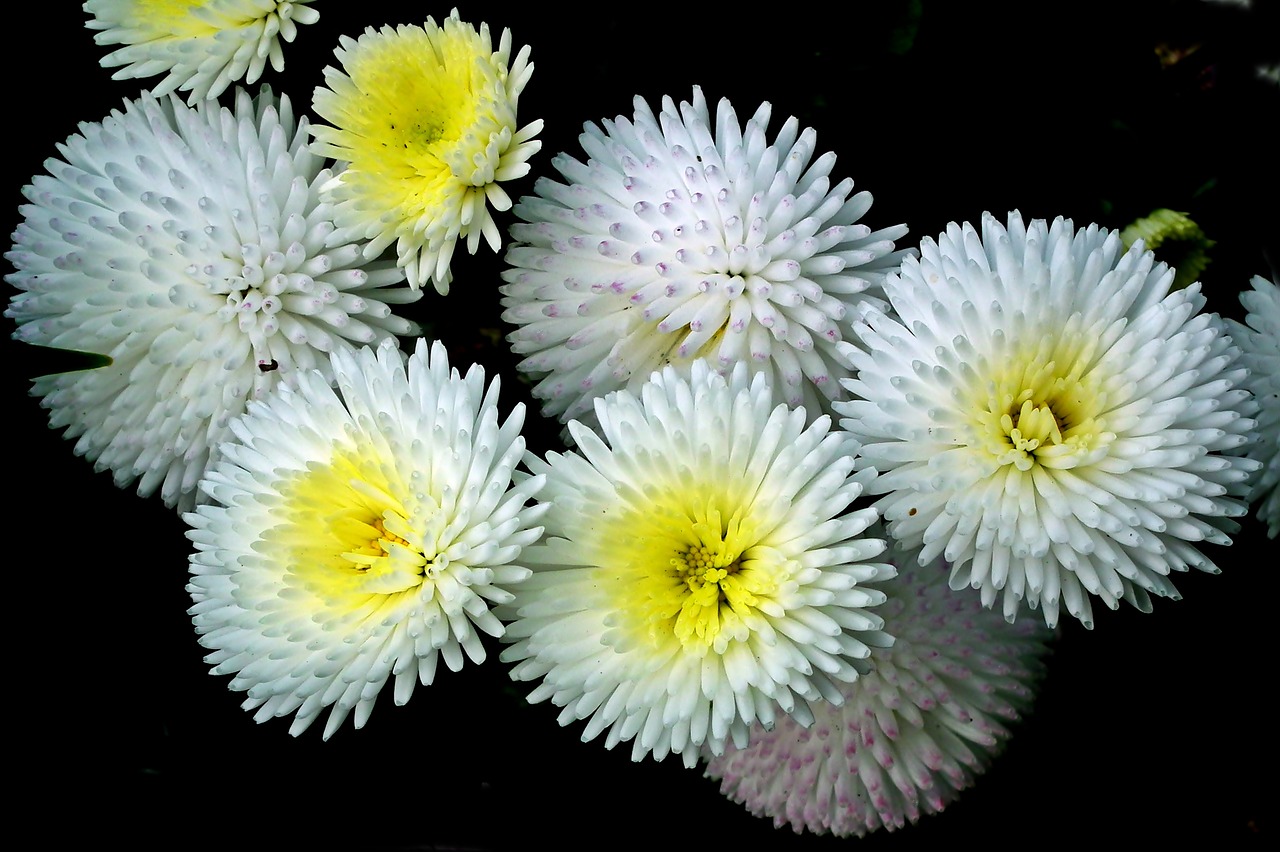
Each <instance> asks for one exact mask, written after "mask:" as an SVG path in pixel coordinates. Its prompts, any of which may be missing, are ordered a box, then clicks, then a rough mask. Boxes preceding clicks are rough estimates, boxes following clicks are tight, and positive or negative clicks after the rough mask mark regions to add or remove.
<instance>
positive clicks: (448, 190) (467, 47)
mask: <svg viewBox="0 0 1280 852" xmlns="http://www.w3.org/2000/svg"><path fill="white" fill-rule="evenodd" d="M334 53H335V55H336V56H337V58H338V62H339V63H340V64H341V65H342V69H343V70H341V71H339V70H338V69H335V68H332V67H329V68H325V70H324V79H325V84H326V86H327V88H326V87H323V86H320V87H317V88H316V90H315V96H314V99H313V102H312V106H313V108H314V109H315V111H316V112H317V113H318V114H319V115H320V117H321V118H323V119H324V120H325V121H327V122H329V123H330V124H331V125H333V126H332V127H327V126H324V125H316V126H315V127H313V128H311V134H312V135H313V136H314V137H315V142H313V143H312V146H311V147H312V150H313V151H315V152H316V153H317V154H320V155H321V156H325V157H333V158H334V159H335V160H339V161H343V162H345V163H347V167H346V168H345V169H344V170H343V171H342V172H341V173H339V174H338V175H337V176H336V177H335V178H334V179H333V180H332V181H330V183H329V184H328V185H327V186H326V187H325V190H326V192H328V193H330V194H331V196H332V198H333V199H334V201H335V208H334V212H335V215H336V216H337V218H338V224H339V225H340V226H341V227H342V229H343V231H342V233H343V234H344V235H345V236H346V237H347V238H348V239H357V238H358V239H366V240H370V243H369V246H368V248H367V249H366V252H365V254H366V256H367V257H375V256H376V255H377V254H379V253H380V252H381V251H382V250H383V249H384V248H386V247H387V246H389V245H390V244H391V243H393V242H394V243H395V244H396V255H397V256H398V258H399V263H400V265H401V266H402V267H404V269H405V272H406V274H407V275H408V278H409V284H410V286H412V287H415V288H416V287H421V286H423V285H424V284H425V283H426V282H434V284H435V288H436V290H437V291H439V292H440V293H442V294H444V293H448V292H449V282H450V280H451V279H452V273H451V272H450V269H449V263H450V260H451V259H452V257H453V251H454V248H455V246H456V244H457V242H458V241H459V240H460V239H465V240H466V245H467V251H468V252H470V253H472V254H475V252H476V249H477V248H479V245H480V237H481V236H483V237H484V239H485V241H486V242H487V243H488V245H489V248H491V249H493V250H494V251H497V250H498V248H499V246H500V244H501V236H500V234H499V232H498V225H497V223H496V222H495V221H494V219H493V215H492V213H491V212H490V210H489V205H492V206H493V208H494V209H495V210H499V211H502V210H508V209H510V207H511V199H510V198H509V197H508V196H507V193H506V191H505V190H503V188H502V186H501V184H502V183H504V182H506V181H511V180H515V179H517V178H520V177H523V176H524V175H526V174H528V172H529V163H528V160H529V158H530V157H532V156H533V155H534V154H535V153H536V152H537V151H538V149H539V148H541V147H542V143H541V142H539V141H537V140H535V139H534V137H535V136H537V135H538V133H539V132H540V131H541V130H542V121H541V119H539V120H537V121H533V122H530V123H529V124H526V125H525V126H524V127H520V126H519V125H517V123H516V108H517V105H518V103H519V97H520V93H521V92H522V91H523V90H524V87H525V85H526V84H527V83H528V82H529V78H530V76H531V75H532V74H533V64H532V63H531V62H529V48H528V46H525V47H522V48H521V49H520V52H519V53H518V54H517V55H516V58H515V62H514V64H512V63H511V31H510V30H503V31H502V38H501V40H500V41H499V44H498V49H497V51H494V49H493V45H492V41H491V40H490V37H489V27H488V25H487V24H481V25H480V30H479V32H477V31H476V28H475V27H474V26H472V25H471V24H467V23H463V22H462V21H460V20H459V19H458V10H457V9H454V10H453V13H452V14H451V15H450V16H449V17H448V18H445V21H444V24H443V26H437V25H436V22H435V20H434V19H432V18H427V21H426V24H425V25H424V26H423V27H418V26H408V25H401V26H399V27H396V28H392V27H390V26H384V27H382V29H380V30H375V29H373V28H372V27H370V28H368V29H367V30H365V32H364V34H363V35H361V36H360V38H358V39H352V38H349V37H347V36H343V37H342V38H341V39H340V43H339V47H338V48H337V50H335V51H334ZM508 66H510V68H508ZM344 72H345V73H344Z"/></svg>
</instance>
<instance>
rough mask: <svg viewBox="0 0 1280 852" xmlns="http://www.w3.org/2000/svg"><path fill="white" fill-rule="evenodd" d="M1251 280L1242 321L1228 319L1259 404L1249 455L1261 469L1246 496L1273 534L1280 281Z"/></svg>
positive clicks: (1279, 438) (1279, 452)
mask: <svg viewBox="0 0 1280 852" xmlns="http://www.w3.org/2000/svg"><path fill="white" fill-rule="evenodd" d="M1249 283H1250V284H1252V285H1253V287H1252V289H1250V290H1245V291H1244V292H1242V293H1241V294H1240V303H1241V304H1242V305H1244V308H1245V310H1246V311H1247V312H1248V313H1247V315H1246V317H1245V323H1244V324H1241V323H1238V322H1236V321H1235V320H1228V321H1227V322H1228V324H1229V327H1230V329H1231V334H1232V337H1233V338H1234V340H1235V342H1236V345H1238V346H1239V347H1240V349H1241V351H1242V352H1243V353H1244V355H1243V357H1242V359H1241V361H1242V362H1243V363H1244V365H1245V366H1246V367H1248V368H1249V378H1248V379H1246V380H1245V386H1246V387H1247V388H1249V390H1251V391H1253V395H1254V398H1255V399H1257V401H1258V405H1259V407H1260V411H1259V414H1258V436H1259V439H1258V442H1257V443H1256V444H1253V445H1251V446H1250V448H1249V451H1248V455H1249V457H1250V458H1253V459H1257V460H1258V461H1259V462H1261V463H1262V470H1261V471H1260V473H1259V474H1258V476H1257V478H1256V479H1255V480H1254V481H1253V483H1252V490H1251V491H1250V493H1249V502H1250V503H1254V502H1256V503H1257V504H1258V520H1260V521H1262V522H1263V523H1265V524H1266V525H1267V535H1268V536H1269V537H1271V538H1275V537H1276V536H1277V535H1280V287H1277V285H1276V283H1275V282H1274V281H1268V280H1267V279H1265V278H1263V277H1262V276H1261V275H1255V276H1254V277H1253V279H1252V280H1251V281H1250V282H1249Z"/></svg>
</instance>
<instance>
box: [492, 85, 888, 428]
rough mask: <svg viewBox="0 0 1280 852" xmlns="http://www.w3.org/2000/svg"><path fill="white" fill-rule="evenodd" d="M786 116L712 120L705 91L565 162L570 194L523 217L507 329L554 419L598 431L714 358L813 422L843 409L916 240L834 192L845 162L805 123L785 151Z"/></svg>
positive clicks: (725, 105) (561, 193) (510, 256)
mask: <svg viewBox="0 0 1280 852" xmlns="http://www.w3.org/2000/svg"><path fill="white" fill-rule="evenodd" d="M770 114H771V108H770V105H769V104H768V103H764V104H761V105H760V107H759V108H758V109H757V110H756V111H755V113H754V114H753V115H752V116H751V118H750V120H748V121H747V123H746V126H745V127H742V126H740V125H739V122H738V117H737V115H736V113H735V112H734V109H733V107H732V106H731V105H730V103H729V102H728V101H727V100H722V101H720V103H719V105H718V107H717V109H716V113H715V116H714V117H713V116H712V115H711V113H710V111H709V110H708V108H707V102H706V100H705V98H704V97H703V94H702V90H701V89H700V88H696V87H695V88H694V90H693V102H692V103H689V102H684V103H681V104H680V106H679V108H677V107H676V105H675V103H674V102H673V101H672V100H671V98H669V97H666V98H663V100H662V111H661V113H660V114H658V115H656V116H655V115H654V113H653V112H652V110H651V109H650V108H649V105H648V104H647V103H645V101H644V100H643V99H641V98H639V97H637V98H636V99H635V115H634V117H633V118H632V119H628V118H626V117H625V116H618V117H617V118H616V119H614V120H613V121H607V120H606V121H603V122H602V124H603V129H602V128H601V127H599V126H596V125H595V124H588V125H587V126H586V130H585V132H584V133H583V134H582V135H581V136H580V137H579V140H580V141H581V143H582V147H583V149H584V150H585V151H586V154H587V156H588V160H587V162H586V163H585V164H584V163H583V162H581V161H580V160H577V159H575V158H574V157H571V156H569V155H567V154H560V155H559V156H557V157H556V158H555V159H554V160H553V161H552V163H553V165H555V167H556V169H558V170H559V172H560V174H561V175H563V176H564V179H565V182H564V183H560V182H557V181H555V180H552V179H550V178H540V179H539V180H538V182H537V183H536V185H535V193H536V195H534V196H531V197H525V198H522V199H521V200H520V202H519V203H518V204H516V207H515V213H516V216H517V217H518V218H520V219H522V220H524V224H521V223H517V224H513V225H512V227H511V238H512V240H513V243H512V246H511V247H510V248H509V249H508V251H507V255H506V259H507V262H508V263H509V265H510V268H509V269H507V270H505V271H504V272H503V279H504V280H505V281H506V282H507V283H506V284H505V285H504V286H503V287H502V292H503V294H504V298H503V300H502V304H503V306H504V307H505V309H506V310H505V311H504V313H503V319H504V320H506V321H507V322H509V323H512V324H513V325H515V326H516V329H515V331H513V332H512V333H511V334H510V335H509V340H510V342H511V346H512V349H513V350H514V351H515V352H516V353H518V354H520V355H523V356H525V357H524V359H523V360H522V361H521V362H520V365H519V367H520V369H521V370H523V371H525V372H528V373H530V374H531V375H533V376H534V377H535V378H537V379H538V380H539V381H538V384H537V386H536V387H535V389H534V395H535V396H536V397H538V398H540V399H541V400H542V401H543V403H542V404H543V412H544V413H545V414H547V415H548V416H558V417H559V418H560V419H561V420H562V421H568V420H570V419H573V418H577V419H582V420H584V421H585V422H588V423H590V422H591V416H592V402H593V400H594V399H596V398H597V397H600V396H603V395H604V394H606V393H608V392H610V391H613V390H617V389H620V388H629V389H631V390H635V389H637V388H638V387H639V386H640V385H641V384H643V383H644V382H645V381H646V380H647V379H648V377H649V374H650V373H651V372H653V371H654V370H658V369H661V368H663V367H664V366H665V365H667V364H672V365H675V366H676V367H678V368H679V369H680V370H681V371H682V372H683V373H684V374H685V375H686V376H687V375H688V374H689V365H690V364H691V363H693V361H695V360H697V359H699V358H706V359H708V360H709V361H710V362H711V363H713V364H714V365H715V366H716V367H717V369H719V370H721V371H725V370H727V369H728V368H729V367H730V366H731V365H732V364H735V363H745V364H747V365H749V367H750V369H751V371H752V372H754V373H762V374H764V375H765V376H766V377H767V378H768V381H769V382H770V383H771V384H772V385H773V386H774V387H775V388H776V389H777V392H778V393H779V395H780V398H781V399H783V400H784V401H786V402H787V404H789V405H804V406H805V407H806V408H807V409H808V410H809V411H810V413H811V414H813V415H814V416H816V415H817V414H819V413H823V412H824V411H826V412H829V407H828V406H829V401H830V400H832V399H838V398H840V397H841V394H842V393H843V392H842V389H841V387H840V383H839V381H838V380H839V379H841V378H845V377H848V376H850V375H851V374H852V370H851V368H850V366H849V364H848V362H847V359H846V358H845V357H844V356H843V355H842V354H841V353H840V350H839V348H838V344H839V343H840V342H841V341H843V340H845V339H846V338H848V337H849V336H850V329H851V321H852V318H853V315H854V314H855V313H856V311H855V308H856V306H857V305H859V304H861V303H862V302H864V301H870V302H872V303H874V304H877V305H883V304H884V303H883V301H882V300H881V299H880V297H881V296H882V295H883V291H882V289H881V283H882V282H883V280H884V278H885V275H886V274H887V273H888V272H890V271H892V270H894V269H896V268H897V266H898V265H899V264H900V263H901V261H902V258H903V256H905V255H906V254H907V253H908V252H906V251H894V248H893V247H894V242H893V241H894V240H896V239H899V238H901V237H902V236H903V235H904V234H906V232H907V229H906V226H905V225H898V226H895V227H891V228H885V229H882V230H878V231H872V230H871V229H870V228H869V227H867V226H866V225H861V224H858V222H859V220H860V219H861V218H862V216H863V214H865V213H866V212H867V210H868V209H869V208H870V207H871V195H870V194H869V193H867V192H858V193H856V194H853V195H850V191H851V190H852V188H853V181H852V180H850V179H849V178H845V179H844V180H841V181H838V182H833V180H832V177H831V171H832V168H833V166H834V165H835V160H836V157H835V154H832V153H827V154H823V155H821V156H819V157H817V158H816V159H814V152H815V151H816V150H817V149H816V144H817V143H816V140H817V135H816V133H815V132H814V130H813V129H812V128H805V129H804V130H801V129H800V127H799V123H798V122H797V120H796V119H795V118H794V117H793V118H790V119H788V120H787V121H786V122H785V123H784V124H783V126H782V128H781V129H780V130H779V131H778V134H777V136H776V138H775V139H774V140H773V142H772V143H770V142H769V140H768V138H767V137H766V133H765V130H766V127H767V125H768V123H769V117H770Z"/></svg>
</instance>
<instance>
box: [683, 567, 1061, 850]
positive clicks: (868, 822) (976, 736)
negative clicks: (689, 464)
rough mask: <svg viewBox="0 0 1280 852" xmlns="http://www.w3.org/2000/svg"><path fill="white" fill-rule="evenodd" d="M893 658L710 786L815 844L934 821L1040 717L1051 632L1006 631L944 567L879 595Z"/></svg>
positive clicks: (912, 573) (716, 760)
mask: <svg viewBox="0 0 1280 852" xmlns="http://www.w3.org/2000/svg"><path fill="white" fill-rule="evenodd" d="M883 588H884V591H885V594H886V595H888V601H887V602H886V603H885V604H884V605H883V606H882V607H881V608H880V612H881V614H882V615H883V616H884V617H885V620H886V621H887V622H888V623H889V624H891V625H892V626H893V633H894V637H895V641H894V643H893V647H891V648H885V649H878V650H876V651H875V653H873V654H872V657H871V660H872V663H873V664H874V666H875V670H874V671H872V672H871V673H869V674H867V675H865V676H863V677H861V678H859V679H858V680H857V681H855V682H853V683H851V684H845V685H843V687H842V688H843V692H844V699H845V700H844V703H843V704H842V705H839V706H836V705H834V704H827V703H823V704H815V705H813V716H814V721H813V724H812V725H811V726H809V727H805V726H802V725H800V724H799V723H797V722H796V721H795V720H794V719H791V718H788V717H786V716H780V717H779V719H778V721H777V724H776V725H775V726H774V728H773V730H771V731H770V730H764V729H763V728H761V727H760V726H758V725H757V726H756V727H754V728H753V729H752V731H751V743H750V745H748V746H747V747H746V748H737V747H735V746H733V745H730V746H728V747H726V749H725V753H724V754H723V755H721V756H720V757H711V758H710V759H709V760H708V763H707V768H706V773H707V775H708V776H709V777H711V778H715V779H719V780H720V791H721V792H722V793H724V795H726V796H728V797H729V798H730V799H732V800H734V801H735V802H740V803H742V804H744V805H746V807H747V809H748V810H749V811H751V813H753V814H755V815H756V816H759V817H765V818H769V819H772V820H773V824H774V826H775V827H778V828H781V827H782V826H784V825H787V824H790V826H791V828H792V829H794V830H795V831H796V832H797V833H800V832H803V831H810V832H813V833H815V834H826V833H828V832H830V833H831V834H834V835H837V836H840V837H848V836H851V835H853V836H858V837H861V836H863V835H865V834H866V833H867V832H869V831H875V830H877V829H879V828H884V829H886V830H888V831H893V830H894V829H897V828H902V827H903V826H905V825H906V824H907V823H913V822H916V821H917V820H919V819H920V817H921V816H923V815H925V814H931V813H937V812H939V811H941V810H942V809H943V808H945V807H946V806H947V805H948V804H950V803H951V802H952V801H954V800H955V798H956V797H957V796H958V795H959V794H960V792H961V791H962V790H964V789H966V788H967V787H969V786H971V785H972V784H973V782H974V780H975V777H976V776H977V775H978V774H980V773H982V772H983V771H985V770H986V768H987V766H988V765H989V764H990V762H991V760H992V759H993V758H994V757H995V756H996V755H997V754H998V753H999V752H1000V750H1001V749H1002V748H1003V747H1004V745H1005V743H1006V742H1007V740H1008V739H1009V737H1010V735H1011V733H1012V732H1011V730H1010V727H1009V726H1010V724H1011V723H1013V722H1016V721H1017V720H1018V719H1019V718H1020V716H1021V714H1022V713H1023V712H1025V711H1026V710H1027V708H1028V707H1029V706H1030V705H1031V700H1032V696H1033V688H1034V686H1035V684H1036V683H1037V682H1038V681H1039V679H1040V677H1041V675H1042V672H1043V664H1042V659H1043V657H1044V656H1045V654H1046V653H1047V650H1048V642H1049V640H1050V639H1051V638H1052V631H1050V630H1049V629H1048V628H1047V627H1046V626H1045V625H1044V624H1043V623H1042V622H1040V621H1039V620H1038V619H1022V620H1020V621H1018V622H1017V623H1015V624H1009V623H1008V622H1006V621H1005V620H1004V619H1003V618H1002V617H1001V616H1000V615H999V614H998V613H996V612H995V611H993V610H990V609H987V608H985V607H983V606H982V602H981V600H980V599H979V597H978V595H977V594H976V593H974V592H972V591H970V590H968V589H962V590H960V591H952V590H950V589H948V588H947V574H946V566H945V565H944V564H942V562H941V560H938V561H936V562H934V563H932V564H930V565H927V566H908V567H907V568H906V569H905V570H903V571H902V572H901V573H900V574H899V575H898V577H896V578H895V579H893V580H891V581H889V582H887V583H885V584H884V586H883Z"/></svg>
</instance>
